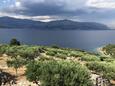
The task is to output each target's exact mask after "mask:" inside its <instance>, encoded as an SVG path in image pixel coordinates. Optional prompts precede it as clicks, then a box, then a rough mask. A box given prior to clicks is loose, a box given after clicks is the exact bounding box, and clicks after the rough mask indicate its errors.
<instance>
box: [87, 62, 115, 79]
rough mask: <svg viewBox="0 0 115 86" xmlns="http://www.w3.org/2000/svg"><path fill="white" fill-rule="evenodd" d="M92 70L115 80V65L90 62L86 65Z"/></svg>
mask: <svg viewBox="0 0 115 86" xmlns="http://www.w3.org/2000/svg"><path fill="white" fill-rule="evenodd" d="M86 65H87V67H88V68H89V69H90V70H93V71H96V72H97V73H101V74H103V76H104V77H106V78H108V79H115V74H113V73H115V63H114V62H113V63H106V62H90V63H87V64H86Z"/></svg>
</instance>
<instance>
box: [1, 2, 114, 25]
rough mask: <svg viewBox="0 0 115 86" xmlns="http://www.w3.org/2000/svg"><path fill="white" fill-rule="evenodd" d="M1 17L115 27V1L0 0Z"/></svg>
mask: <svg viewBox="0 0 115 86" xmlns="http://www.w3.org/2000/svg"><path fill="white" fill-rule="evenodd" d="M0 16H10V17H16V18H23V19H25V18H26V19H33V20H42V21H51V20H57V19H71V20H75V21H88V22H101V23H105V24H108V25H112V26H115V0H0Z"/></svg>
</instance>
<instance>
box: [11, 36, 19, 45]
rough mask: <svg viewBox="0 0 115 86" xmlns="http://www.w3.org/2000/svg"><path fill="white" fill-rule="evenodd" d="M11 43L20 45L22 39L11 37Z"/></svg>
mask: <svg viewBox="0 0 115 86" xmlns="http://www.w3.org/2000/svg"><path fill="white" fill-rule="evenodd" d="M10 45H20V41H18V40H17V39H15V38H14V39H11V41H10Z"/></svg>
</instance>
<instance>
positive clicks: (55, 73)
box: [26, 61, 92, 86]
mask: <svg viewBox="0 0 115 86" xmlns="http://www.w3.org/2000/svg"><path fill="white" fill-rule="evenodd" d="M26 76H27V79H28V80H29V81H35V82H37V81H40V82H41V86H92V82H91V81H90V74H89V72H88V70H87V68H86V67H83V66H81V65H80V64H78V63H71V62H66V61H60V62H56V61H43V62H42V61H41V62H32V63H30V64H29V65H28V66H27V70H26Z"/></svg>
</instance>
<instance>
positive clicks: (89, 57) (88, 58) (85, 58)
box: [81, 54, 100, 61]
mask: <svg viewBox="0 0 115 86" xmlns="http://www.w3.org/2000/svg"><path fill="white" fill-rule="evenodd" d="M81 60H82V61H100V58H99V57H97V56H95V55H89V54H87V55H84V56H82V57H81Z"/></svg>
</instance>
